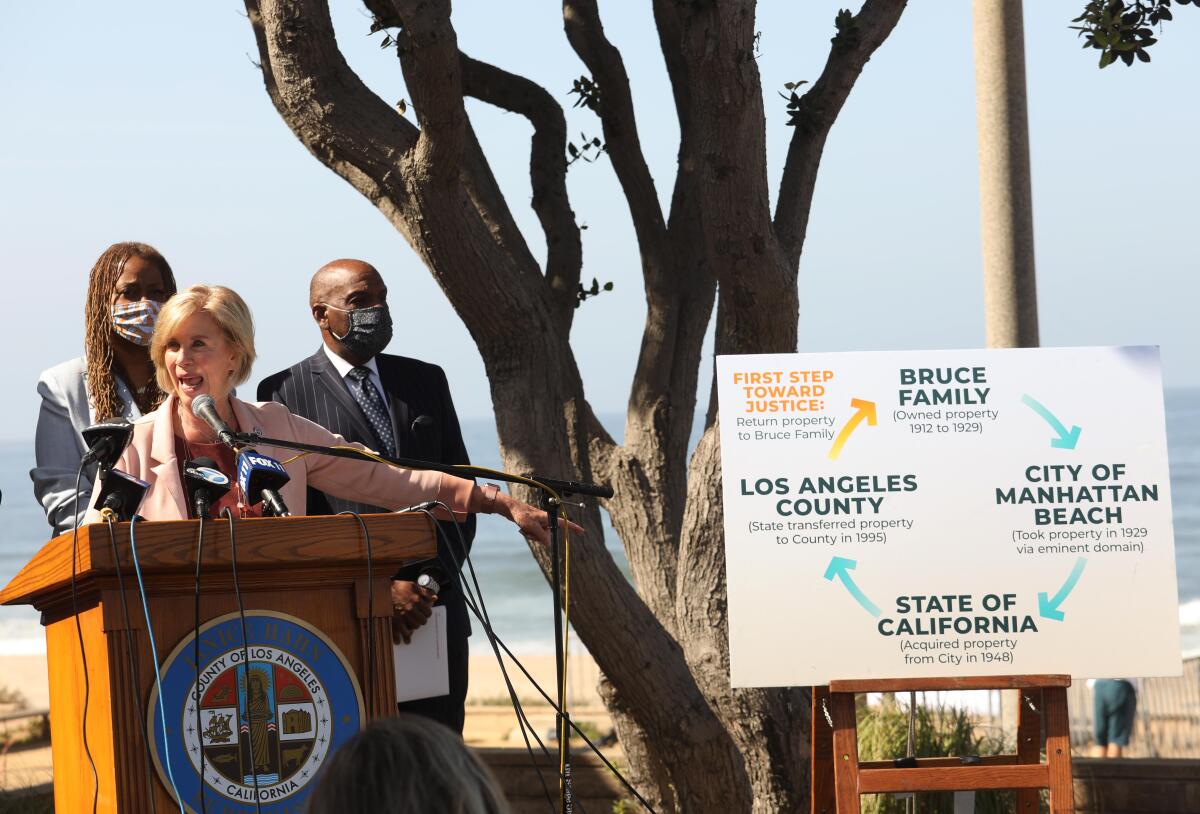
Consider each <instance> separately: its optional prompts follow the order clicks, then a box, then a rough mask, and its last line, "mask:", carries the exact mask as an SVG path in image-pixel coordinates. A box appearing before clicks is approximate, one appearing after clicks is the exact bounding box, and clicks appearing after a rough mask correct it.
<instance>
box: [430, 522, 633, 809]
mask: <svg viewBox="0 0 1200 814" xmlns="http://www.w3.org/2000/svg"><path fill="white" fill-rule="evenodd" d="M441 505H442V507H443V508H445V509H446V510H447V511H448V510H449V507H447V506H446V505H445V504H444V503H443V504H441ZM454 530H455V532H456V534H457V536H458V544H459V547H460V548H461V549H462V552H463V559H464V560H465V564H466V567H467V569H468V571H469V572H470V575H471V581H472V583H473V584H474V586H475V592H474V593H472V592H471V590H470V588H469V587H468V586H467V585H466V584H465V583H463V585H462V587H463V588H465V589H466V590H465V591H464V597H465V601H466V603H467V607H468V608H470V609H471V612H472V613H473V614H475V617H476V618H477V619H479V622H480V624H482V625H483V628H484V632H485V633H486V634H487V636H488V641H489V642H490V643H492V645H493V650H494V649H495V648H496V646H499V647H500V648H501V649H503V650H504V652H505V654H507V655H508V657H509V658H510V659H512V661H513V663H514V664H516V665H517V667H518V668H520V670H521V672H522V673H523V674H524V675H525V678H526V679H527V680H528V681H529V683H530V684H532V685H533V687H534V689H536V690H537V691H538V693H539V694H540V695H541V696H542V698H544V699H545V701H546V703H547V704H549V705H550V707H551V708H553V709H554V711H555V712H559V709H558V704H557V702H555V701H554V699H552V698H551V697H550V695H549V694H548V693H547V692H546V691H545V690H544V689H543V688H542V686H541V685H540V684H538V682H537V681H536V680H535V679H534V677H533V675H531V674H530V672H529V670H527V669H526V668H525V665H524V664H522V663H521V660H520V659H518V658H517V657H516V656H515V655H514V654H513V652H512V650H510V649H509V648H508V645H506V644H505V643H504V642H503V641H502V640H501V639H500V637H499V636H497V635H496V634H495V631H494V630H493V629H492V625H491V619H490V617H489V616H488V613H487V606H486V605H485V604H484V602H483V591H482V590H481V589H480V587H479V578H478V576H477V575H476V573H475V563H474V562H473V561H472V560H471V552H470V549H468V548H467V543H466V539H465V538H464V537H463V533H462V529H461V528H460V527H459V526H458V524H455V527H454ZM438 532H439V533H442V529H441V526H440V525H438ZM444 539H446V542H447V546H446V548H447V551H449V552H450V556H451V558H453V559H454V562H455V566H456V567H457V569H458V572H459V574H460V575H461V574H462V566H463V561H461V560H459V559H458V558H457V557H456V556H455V554H454V551H453V549H452V548H451V547H450V545H449V542H450V541H449V538H448V537H445V538H444ZM476 596H477V597H478V601H479V606H480V607H479V608H476V607H475V606H474V603H473V602H472V601H471V600H472V599H474V598H476ZM480 609H482V614H481V613H480ZM497 659H499V655H498V654H497ZM500 671H501V673H502V674H503V675H504V679H505V682H506V683H509V684H510V686H511V682H509V681H508V673H507V671H506V670H505V668H504V663H503V660H500ZM518 704H519V702H518ZM567 723H568V724H570V726H571V729H572V730H574V731H575V732H576V733H577V734H578V735H579V736H580V737H581V738H583V741H584V743H586V744H587V745H588V747H589V748H590V749H591V750H592V752H594V753H595V755H596V757H598V758H600V760H601V762H603V763H604V765H605V766H606V767H607V768H608V770H609V771H611V772H612V773H613V775H614V776H615V777H616V778H617V780H619V781H620V783H621V785H623V786H624V787H625V788H626V789H627V790H628V791H629V793H630V794H632V795H633V796H634V798H635V799H636V800H637V801H638V802H639V803H641V805H642V806H643V807H644V808H645V809H646V810H647V811H649V812H651V814H655V812H654V807H653V806H651V805H650V803H649V801H647V800H646V798H644V797H643V796H642V795H641V794H639V793H638V790H637V789H635V788H634V787H633V785H632V784H631V783H630V782H629V781H628V780H626V779H625V777H624V775H622V774H621V772H620V771H618V770H617V768H616V767H615V766H614V765H613V764H612V763H611V762H610V761H609V759H608V758H606V757H605V756H604V753H603V752H601V751H600V748H599V747H597V746H596V745H595V744H594V743H592V741H591V739H589V738H588V736H587V735H586V734H584V732H583V730H582V729H580V728H579V726H578V725H577V724H576V723H575V722H574V721H573V720H571V719H570V717H569V716H568V717H567ZM535 737H536V734H535ZM539 743H540V740H539ZM542 748H543V750H544V751H546V752H547V754H548V750H546V748H545V747H544V746H543V747H542ZM574 802H575V803H576V804H577V805H578V803H579V800H578V799H575V800H574Z"/></svg>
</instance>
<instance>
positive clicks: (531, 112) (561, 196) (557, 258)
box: [460, 54, 583, 325]
mask: <svg viewBox="0 0 1200 814" xmlns="http://www.w3.org/2000/svg"><path fill="white" fill-rule="evenodd" d="M460 62H461V66H462V68H461V69H462V82H463V93H464V94H465V95H467V96H470V97H472V98H475V99H478V100H480V101H481V102H486V103H488V104H490V105H493V106H495V107H498V108H501V109H502V110H507V111H509V112H512V113H517V114H519V115H521V116H524V117H525V118H526V119H528V120H529V123H530V124H532V125H533V139H532V142H531V144H530V150H529V177H530V182H531V185H532V188H533V202H532V206H533V210H534V212H535V213H536V214H537V216H538V220H539V221H540V222H541V224H542V231H543V232H544V233H545V236H546V269H545V271H546V282H547V284H548V285H549V286H550V291H551V296H552V298H553V300H554V302H555V304H556V311H558V316H559V317H560V318H562V319H564V320H565V321H566V323H567V324H568V325H569V324H570V321H571V319H572V318H573V316H574V313H575V302H576V299H575V295H576V290H577V288H578V286H579V277H580V273H581V271H582V266H583V246H582V242H581V240H580V236H579V226H578V224H577V223H576V222H575V213H574V212H573V211H572V210H571V201H570V199H569V197H568V195H567V157H566V145H567V120H566V117H565V116H564V115H563V110H562V106H561V105H559V104H558V102H557V101H555V99H554V97H553V96H551V95H550V94H549V93H548V92H547V91H546V90H545V88H543V87H541V86H540V85H538V84H537V83H536V82H533V81H531V80H529V79H526V78H525V77H523V76H518V75H517V74H513V73H509V72H508V71H505V70H503V69H501V68H498V67H496V66H494V65H489V64H488V63H486V62H481V61H479V60H477V59H472V58H471V57H469V56H467V55H466V54H460Z"/></svg>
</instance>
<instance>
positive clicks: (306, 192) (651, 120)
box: [0, 0, 1200, 439]
mask: <svg viewBox="0 0 1200 814" xmlns="http://www.w3.org/2000/svg"><path fill="white" fill-rule="evenodd" d="M649 5H650V4H649V3H637V4H633V3H629V2H627V1H626V0H602V2H601V11H602V14H603V15H604V18H605V22H606V26H607V29H608V31H609V34H610V37H611V38H612V39H613V40H614V41H615V42H616V43H617V44H618V46H620V47H621V48H622V50H623V52H624V57H625V61H626V64H627V65H628V67H629V71H630V74H631V75H632V77H633V79H634V83H635V87H634V97H635V103H636V105H637V110H638V114H639V117H640V118H639V125H640V128H641V132H642V136H643V140H644V142H645V148H646V152H647V157H648V160H649V162H650V164H651V169H652V171H653V173H654V175H655V177H656V179H657V183H658V190H659V194H660V196H661V197H662V198H664V200H665V199H668V198H669V196H670V190H671V183H672V178H673V173H674V170H675V152H676V143H677V135H678V133H677V125H676V122H675V119H674V113H673V107H672V104H671V100H670V93H669V88H668V85H667V80H666V77H665V73H664V71H663V66H662V57H661V54H660V52H659V50H658V46H657V40H656V37H655V36H654V31H653V24H652V20H651V17H650V12H649ZM1082 5H1083V0H1075V1H1074V2H1055V3H1045V2H1026V4H1025V7H1026V23H1025V32H1026V50H1027V71H1028V79H1029V98H1030V128H1031V140H1032V153H1033V169H1034V177H1033V187H1034V208H1035V218H1036V237H1037V263H1038V282H1039V286H1038V287H1039V300H1040V305H1041V331H1042V338H1043V344H1046V345H1090V344H1096V345H1108V344H1135V343H1136V344H1142V343H1147V344H1161V345H1162V346H1163V355H1164V359H1165V367H1166V381H1167V384H1168V386H1175V387H1182V386H1194V385H1197V384H1200V330H1198V329H1197V321H1198V320H1197V316H1196V309H1197V301H1198V300H1200V297H1198V296H1197V295H1198V294H1200V282H1198V280H1200V275H1198V274H1197V271H1198V268H1197V267H1198V265H1200V264H1198V262H1197V255H1198V249H1197V245H1198V244H1197V240H1196V232H1197V225H1196V206H1195V201H1196V194H1197V192H1196V191H1197V189H1200V154H1197V151H1196V150H1194V149H1193V147H1192V145H1194V144H1195V142H1196V138H1197V135H1198V134H1200V106H1197V105H1196V104H1195V99H1196V86H1195V77H1196V76H1197V75H1200V48H1197V47H1196V43H1197V42H1198V41H1200V12H1197V11H1195V10H1193V9H1191V8H1181V9H1180V10H1179V11H1178V12H1177V20H1176V21H1175V22H1174V23H1173V24H1170V25H1169V26H1168V28H1167V30H1166V31H1165V32H1164V36H1163V38H1162V40H1161V42H1160V43H1159V45H1157V46H1156V47H1155V48H1154V49H1153V57H1154V61H1153V62H1152V63H1151V64H1149V65H1139V66H1138V67H1136V68H1134V69H1128V70H1127V69H1125V68H1124V67H1123V66H1114V67H1111V68H1109V69H1107V70H1105V71H1098V70H1096V68H1095V63H1096V58H1095V56H1094V54H1095V52H1087V53H1085V52H1083V51H1081V50H1080V49H1079V47H1078V44H1077V40H1076V38H1075V34H1074V32H1072V31H1070V30H1068V28H1067V26H1068V25H1069V21H1070V18H1071V17H1073V16H1075V14H1077V13H1078V8H1080V7H1082ZM760 6H761V7H760V9H759V23H758V25H759V28H760V29H761V31H762V32H763V34H762V56H761V58H760V60H759V63H760V70H761V72H762V74H763V82H764V93H765V94H766V96H767V111H768V127H769V132H770V143H769V145H768V148H769V150H768V152H769V158H770V163H771V167H772V172H773V177H774V178H778V172H779V167H780V163H781V161H782V156H783V153H784V150H785V148H786V144H787V139H788V138H789V136H790V134H791V131H790V129H789V128H788V127H786V126H785V120H786V116H785V110H784V106H785V103H784V100H782V99H780V98H779V97H778V96H776V95H775V93H776V90H777V89H779V88H781V86H782V85H783V83H784V82H785V81H788V80H801V79H808V80H812V79H815V78H816V76H817V75H818V73H819V71H820V68H821V66H822V65H823V64H824V60H825V56H826V53H827V49H828V47H829V38H830V36H832V34H833V17H834V14H835V13H836V10H837V4H835V3H825V2H815V1H813V0H810V2H804V3H797V2H762V3H761V4H760ZM517 8H519V9H520V11H519V12H517V11H514V9H517ZM334 18H335V24H336V26H337V31H338V36H339V40H340V42H341V44H342V48H343V50H344V51H345V52H346V54H347V57H348V59H349V61H350V64H351V65H352V66H353V67H354V69H355V70H356V71H357V72H358V73H359V74H360V76H362V77H363V78H364V79H365V80H366V81H367V82H368V84H370V85H371V86H372V87H373V88H375V89H376V90H377V91H378V92H379V93H380V94H381V95H383V97H384V98H385V99H387V100H388V101H392V102H394V101H396V100H398V99H400V98H403V97H406V96H407V94H406V92H405V90H404V86H403V80H402V78H401V76H400V72H399V69H398V66H397V65H396V63H395V58H394V52H392V51H381V50H380V49H379V48H378V42H379V37H378V36H375V37H368V36H367V27H368V25H369V20H368V19H367V17H366V15H365V13H364V12H363V11H362V8H361V6H360V5H359V4H357V3H352V2H347V1H344V0H335V2H334ZM454 19H455V22H456V26H457V29H458V33H459V41H460V43H461V45H462V47H463V48H464V49H465V50H466V51H467V52H469V53H471V54H472V55H474V56H476V57H479V58H481V59H486V60H489V61H494V62H496V63H497V64H499V65H501V66H503V67H505V68H507V69H510V70H514V71H518V72H522V73H525V74H527V75H529V76H531V77H532V78H533V79H535V80H537V81H539V82H540V83H542V84H543V85H544V86H545V87H546V88H548V89H549V90H550V91H551V92H552V93H554V94H555V95H557V96H558V97H559V98H560V99H561V100H562V102H563V104H564V105H565V106H568V107H569V105H570V103H571V100H572V97H568V96H567V90H569V88H570V86H571V80H572V79H573V78H575V77H577V76H579V75H580V74H582V73H584V72H585V71H584V68H583V66H582V65H581V63H580V62H579V61H578V59H576V58H575V56H574V54H573V53H572V52H571V50H570V48H569V46H568V45H567V42H566V39H565V37H564V35H563V33H562V22H561V11H560V6H559V4H558V3H555V2H549V1H548V0H537V2H533V1H532V0H522V2H521V3H519V4H513V3H494V2H480V1H479V0H473V1H472V2H464V1H462V0H460V2H458V3H456V4H455V12H454ZM253 51H254V43H253V38H252V35H251V32H250V28H249V23H248V22H247V20H246V19H245V18H244V16H243V15H242V9H241V6H240V5H239V4H238V3H235V2H232V1H231V0H221V1H220V2H203V3H194V4H190V5H189V6H187V7H186V9H184V8H182V7H178V6H175V5H174V4H164V3H161V2H146V1H145V0H141V1H140V2H122V3H120V4H116V3H82V2H69V3H66V4H65V5H64V4H62V3H59V4H44V3H20V4H15V5H12V6H10V7H9V8H8V9H6V13H5V22H4V25H3V28H2V30H0V77H2V78H0V83H2V87H3V98H4V108H5V111H4V116H3V118H4V127H3V130H2V131H0V189H2V190H3V192H2V193H0V245H3V246H4V249H5V257H6V260H7V264H6V265H7V268H6V269H5V271H4V275H3V279H4V281H5V283H6V285H5V289H6V294H7V296H6V298H5V299H6V308H5V315H6V319H7V323H8V335H9V336H10V346H9V349H8V352H7V353H6V354H5V355H4V358H3V361H2V362H0V364H2V365H3V368H2V369H3V372H4V381H5V383H6V386H7V387H8V388H9V391H8V393H7V395H6V398H4V399H3V400H2V401H0V427H2V428H3V429H2V430H0V437H3V438H14V439H16V438H28V437H30V436H31V435H32V432H33V424H34V420H35V418H36V414H37V406H38V402H37V398H36V395H35V392H34V384H35V381H36V378H37V375H38V372H39V371H40V370H42V369H43V368H45V367H48V366H50V365H51V364H54V363H56V362H58V361H61V360H63V359H66V358H69V357H72V356H76V355H79V353H80V352H81V347H82V329H81V313H82V305H83V298H84V291H85V287H86V275H87V272H88V270H89V269H90V268H91V265H92V263H93V261H94V260H95V258H96V256H97V255H98V254H99V253H100V252H101V250H103V248H104V247H105V246H107V245H108V244H109V243H112V242H114V241H117V240H130V239H132V240H143V241H146V242H149V243H153V244H155V245H156V246H158V247H159V248H160V249H161V250H162V251H163V252H164V254H166V256H167V258H168V259H169V260H170V262H171V264H172V265H173V266H174V268H175V270H176V274H177V276H178V278H179V281H180V283H181V284H183V285H188V284H191V283H196V282H208V283H223V284H229V285H232V286H234V287H235V288H237V289H238V291H240V292H241V293H242V294H243V295H244V296H245V297H246V299H247V300H248V301H249V303H250V305H251V307H252V308H253V309H254V312H255V316H256V319H257V322H258V326H259V327H258V347H259V361H258V363H257V365H256V366H255V370H254V375H253V377H252V379H251V384H250V386H248V387H247V388H246V391H247V392H250V391H251V388H252V386H253V384H254V383H256V382H257V381H258V379H260V378H262V377H263V376H265V375H268V374H270V373H272V372H274V371H276V370H278V369H280V368H283V367H285V366H287V365H289V364H291V363H293V362H295V361H297V360H298V359H299V358H301V357H302V356H304V355H307V354H308V353H310V352H311V351H312V350H314V349H315V348H316V347H317V345H318V341H319V340H318V335H317V332H316V329H315V327H314V326H313V324H312V322H311V319H310V318H309V316H308V311H307V306H306V283H307V279H308V276H309V275H310V274H311V273H312V271H313V270H315V269H316V268H317V267H318V266H319V265H321V264H322V263H323V262H325V261H327V260H329V259H332V258H334V257H339V256H356V257H361V258H364V259H366V260H369V261H371V262H373V263H374V264H375V265H377V266H378V267H379V268H380V269H381V270H382V271H383V273H384V276H385V279H386V280H387V282H388V284H389V286H390V288H391V291H392V303H393V310H394V312H395V316H396V321H397V326H398V330H397V335H396V339H395V340H394V341H393V343H392V345H391V348H390V350H391V351H392V352H395V353H403V354H406V355H412V356H417V357H420V358H424V359H427V360H430V361H435V362H437V363H439V364H441V365H442V366H444V367H445V368H446V370H447V372H448V374H449V377H450V382H451V386H452V388H453V391H454V396H455V400H456V402H457V403H458V407H459V412H460V413H461V414H462V415H464V416H472V417H477V416H484V415H488V414H490V412H491V398H490V395H489V391H488V388H487V383H486V381H485V378H484V374H483V367H482V364H481V362H480V360H479V356H478V353H477V352H476V351H475V348H474V346H473V344H472V342H471V339H470V337H469V335H468V334H467V331H466V330H465V328H464V327H463V326H462V325H461V323H460V322H459V321H458V318H457V316H456V315H455V314H454V313H453V311H452V310H451V309H450V307H449V306H448V304H447V303H446V301H445V298H444V297H443V296H442V294H441V292H440V291H439V290H438V289H437V287H436V286H435V285H434V283H433V282H432V280H431V278H430V276H429V274H428V273H427V272H426V271H425V269H424V268H423V267H422V266H421V264H420V263H419V262H418V260H417V258H416V256H415V255H414V254H413V252H412V251H411V250H410V249H409V248H408V246H407V245H406V244H405V243H404V241H403V239H402V238H401V237H400V236H399V235H398V234H397V233H396V232H395V231H394V230H393V229H392V228H391V227H390V226H389V224H388V223H387V222H386V221H385V220H384V218H383V216H382V215H380V214H379V213H378V212H377V211H376V210H375V209H374V208H373V207H372V206H371V205H370V204H369V203H367V202H366V201H365V200H364V199H363V198H361V197H360V196H359V195H358V194H357V193H356V192H354V191H353V190H352V189H351V188H350V187H349V186H348V185H347V184H345V183H344V182H343V181H341V180H340V179H339V178H337V177H336V176H334V175H333V174H332V173H331V172H329V171H328V170H326V169H325V168H324V167H323V166H321V165H320V164H319V163H318V162H317V161H316V160H315V159H314V158H312V157H311V156H309V154H308V153H307V152H306V151H305V150H304V148H303V147H301V145H300V144H299V142H297V141H296V139H295V138H294V137H293V136H292V134H291V133H290V132H289V131H288V130H287V128H286V127H285V126H284V124H283V123H282V121H281V120H280V119H279V117H278V115H277V114H276V113H275V111H274V109H273V108H272V107H271V104H270V102H269V100H268V99H267V96H266V93H265V91H264V90H263V87H262V81H261V77H260V75H259V73H258V71H257V70H256V69H254V68H253V66H252V65H251V63H250V56H251V55H252V54H253ZM470 111H471V114H472V116H473V118H474V119H475V121H476V128H477V130H479V132H480V133H481V134H482V138H483V139H484V142H485V148H486V149H487V151H488V153H489V155H490V156H491V157H492V159H493V162H494V165H495V168H496V171H497V175H498V176H499V177H500V180H501V183H502V185H504V186H505V188H506V189H507V190H508V191H509V197H510V200H511V201H512V202H513V205H514V209H515V211H516V215H517V217H518V219H519V220H520V223H521V225H522V226H523V228H525V229H526V232H527V234H529V235H530V237H531V241H532V243H533V244H534V245H535V246H539V247H540V245H541V239H540V234H539V233H538V231H537V228H536V220H535V219H534V217H533V215H532V213H531V212H530V211H529V209H528V199H529V184H528V178H527V177H526V167H527V161H528V136H529V128H528V126H527V125H526V124H525V123H524V121H523V120H522V119H520V118H518V117H515V116H511V115H505V114H501V113H498V112H496V111H493V110H491V109H488V108H486V107H482V106H479V105H478V104H476V103H471V105H470ZM568 118H569V123H570V126H571V130H572V132H573V133H574V132H578V131H580V130H582V131H584V132H586V133H587V134H588V135H589V136H590V135H592V134H596V133H598V132H599V127H598V123H597V121H596V120H595V118H594V117H593V116H592V114H590V113H588V112H586V111H579V110H569V111H568ZM976 155H977V153H976V139H975V103H974V76H973V67H972V54H971V20H970V4H969V3H966V2H959V3H941V2H939V3H933V2H913V3H912V4H911V7H910V8H909V10H908V11H906V12H905V15H904V18H903V19H902V20H901V22H900V24H899V27H898V28H897V31H896V33H895V34H894V35H893V36H892V38H891V39H890V40H889V41H888V42H887V43H886V44H885V45H884V46H883V47H882V48H881V49H880V50H879V51H878V53H877V54H876V56H875V58H874V59H873V60H872V61H871V62H870V64H868V66H867V68H866V71H865V72H864V74H863V76H862V78H861V79H860V80H859V83H858V86H857V87H856V89H855V91H854V93H853V94H852V96H851V98H850V101H849V103H848V104H847V106H846V108H845V111H844V112H843V114H842V117H841V118H840V120H839V121H838V123H837V124H836V126H835V127H834V129H833V132H832V134H831V136H830V139H829V144H828V147H827V149H826V153H825V160H824V163H823V165H822V169H821V175H820V179H819V182H818V186H817V194H816V200H815V204H814V211H813V217H812V221H811V224H810V227H809V237H808V244H807V246H806V247H805V251H804V257H803V260H802V262H801V269H800V287H801V314H800V349H801V350H813V351H830V350H864V349H893V348H945V347H972V346H979V345H982V344H983V342H984V327H983V320H982V283H981V271H980V268H981V264H980V259H979V207H978V173H977V169H976ZM569 180H570V187H571V192H572V195H573V204H574V208H575V210H576V212H577V214H578V216H579V218H580V219H581V221H583V222H586V223H587V224H588V227H589V228H588V230H587V231H586V232H585V233H584V240H585V244H584V252H585V267H584V276H585V278H586V279H590V278H591V277H592V276H596V277H599V278H600V279H601V280H605V281H607V280H612V281H614V282H615V283H616V290H615V291H614V292H612V293H610V294H606V295H604V296H601V297H599V298H597V299H595V300H593V301H589V302H587V303H585V305H584V307H583V308H582V309H581V311H580V314H579V319H578V320H577V321H576V328H575V333H574V340H575V346H576V348H577V353H578V357H579V360H580V365H581V368H582V370H583V373H584V376H585V381H586V385H587V389H588V395H589V397H590V398H591V400H592V402H593V404H594V405H595V407H596V408H597V409H598V410H599V411H602V412H619V411H622V410H623V408H624V403H625V397H626V394H627V393H628V387H629V379H630V376H631V375H632V371H633V367H634V363H635V358H636V353H637V347H638V337H639V333H640V330H641V325H642V317H643V313H644V310H643V300H642V293H641V286H640V282H639V272H638V264H637V248H636V244H635V242H634V239H633V232H632V228H631V226H630V222H629V218H628V215H627V211H626V209H625V206H624V203H623V201H622V199H621V198H620V194H619V190H618V188H617V185H616V182H615V180H614V178H613V174H612V170H611V167H610V166H609V165H608V164H607V161H606V160H602V161H601V162H599V163H597V164H595V165H590V166H585V165H582V164H578V165H576V166H575V167H573V168H572V170H571V174H570V179H569ZM539 251H540V249H539ZM703 392H707V386H706V385H705V387H704V389H703Z"/></svg>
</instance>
